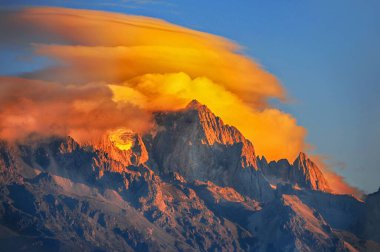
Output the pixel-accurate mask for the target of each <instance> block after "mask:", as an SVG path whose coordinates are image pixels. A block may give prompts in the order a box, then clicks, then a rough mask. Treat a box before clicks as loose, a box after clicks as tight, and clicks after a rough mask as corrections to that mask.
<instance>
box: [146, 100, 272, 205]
mask: <svg viewBox="0 0 380 252" xmlns="http://www.w3.org/2000/svg"><path fill="white" fill-rule="evenodd" d="M155 119H156V123H157V128H158V129H159V130H158V132H157V133H156V134H155V136H154V137H153V139H152V147H151V150H152V151H151V152H152V158H153V159H154V160H155V161H156V162H157V164H158V166H159V167H162V172H163V173H170V172H178V173H180V174H181V175H182V176H183V177H185V178H186V179H187V180H190V181H193V180H202V181H207V180H209V181H212V182H214V183H216V184H218V185H221V186H233V187H234V188H235V189H236V190H237V191H238V192H240V193H242V194H244V195H248V196H250V197H253V198H256V199H259V200H268V199H271V198H273V192H272V189H271V187H270V185H269V183H268V182H267V181H266V179H265V178H264V177H263V175H262V173H261V172H259V171H258V168H257V164H256V155H255V150H254V147H253V145H252V143H251V142H250V141H249V140H247V139H246V138H245V137H244V136H243V135H242V134H241V133H240V132H239V130H237V129H236V128H235V127H232V126H229V125H225V124H224V123H223V121H222V119H220V118H219V117H217V116H215V115H214V114H213V113H212V112H211V111H210V110H209V109H208V108H207V107H206V106H204V105H201V104H200V103H199V102H198V101H195V100H194V101H192V102H190V103H189V105H188V106H187V107H186V108H185V109H184V110H181V111H177V112H161V113H157V114H156V115H155Z"/></svg>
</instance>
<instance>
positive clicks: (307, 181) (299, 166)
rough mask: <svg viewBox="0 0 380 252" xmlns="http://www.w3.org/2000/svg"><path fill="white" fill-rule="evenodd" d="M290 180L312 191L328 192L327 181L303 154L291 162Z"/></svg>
mask: <svg viewBox="0 0 380 252" xmlns="http://www.w3.org/2000/svg"><path fill="white" fill-rule="evenodd" d="M290 179H291V180H293V181H294V182H295V181H297V183H298V185H299V186H301V187H304V188H309V189H312V190H320V191H329V190H330V188H329V186H328V183H327V180H326V179H325V177H324V176H323V173H322V171H321V170H320V168H319V167H318V166H317V165H316V164H315V163H314V162H313V161H312V160H311V159H310V158H309V157H308V156H307V155H306V154H305V153H303V152H300V154H299V155H298V157H297V158H296V159H295V160H294V162H293V169H292V173H291V176H290Z"/></svg>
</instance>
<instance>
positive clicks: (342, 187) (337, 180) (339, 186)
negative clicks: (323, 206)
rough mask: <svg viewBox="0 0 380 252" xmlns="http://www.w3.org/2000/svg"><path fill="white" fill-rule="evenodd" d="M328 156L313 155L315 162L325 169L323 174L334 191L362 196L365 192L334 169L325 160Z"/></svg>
mask: <svg viewBox="0 0 380 252" xmlns="http://www.w3.org/2000/svg"><path fill="white" fill-rule="evenodd" d="M327 158H328V157H326V156H321V155H313V156H312V159H313V162H315V163H316V164H317V165H318V167H319V168H320V169H321V170H322V171H323V175H324V176H325V178H326V179H327V181H328V183H329V186H330V188H331V189H332V192H333V193H336V194H348V195H353V196H355V197H357V198H359V199H360V198H362V197H363V195H364V193H363V192H362V191H361V190H359V189H358V188H356V187H353V186H351V185H349V184H348V183H347V182H346V181H345V180H344V178H343V177H342V176H340V175H339V174H337V173H336V172H335V171H333V170H332V169H331V168H330V167H329V166H328V165H327V164H326V162H325V161H326V159H327Z"/></svg>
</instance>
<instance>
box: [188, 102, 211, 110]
mask: <svg viewBox="0 0 380 252" xmlns="http://www.w3.org/2000/svg"><path fill="white" fill-rule="evenodd" d="M205 108H206V109H208V108H207V106H206V105H203V104H201V103H200V102H199V101H197V100H192V101H191V102H189V104H187V106H186V108H185V109H187V110H201V109H205Z"/></svg>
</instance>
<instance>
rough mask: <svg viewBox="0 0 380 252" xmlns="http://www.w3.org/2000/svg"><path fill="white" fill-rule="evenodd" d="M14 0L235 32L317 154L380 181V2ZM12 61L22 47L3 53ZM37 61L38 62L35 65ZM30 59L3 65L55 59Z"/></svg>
mask: <svg viewBox="0 0 380 252" xmlns="http://www.w3.org/2000/svg"><path fill="white" fill-rule="evenodd" d="M104 2H105V1H70V0H66V1H63V0H56V1H14V0H13V1H8V0H5V1H4V0H3V1H2V4H3V6H4V7H12V6H17V5H20V6H22V5H49V6H51V5H55V6H63V7H72V8H85V9H100V10H108V11H116V12H124V13H128V14H137V15H144V16H151V17H157V18H161V19H165V20H167V21H170V22H172V23H175V24H178V25H182V26H186V27H189V28H192V29H196V30H201V31H205V32H208V33H213V34H217V35H221V36H224V37H227V38H229V39H231V40H233V41H236V42H237V43H239V44H240V45H242V46H243V47H244V53H245V54H247V55H249V56H250V57H252V58H254V59H255V60H256V61H258V62H259V63H260V64H262V65H263V67H264V68H265V69H267V70H268V71H269V72H271V73H273V74H274V75H275V76H276V77H277V78H278V79H279V80H280V81H281V82H282V84H283V85H284V86H285V88H286V89H287V91H288V93H289V96H290V97H291V102H289V103H287V104H278V103H276V104H275V105H276V106H279V107H280V108H281V109H283V110H284V111H286V112H289V113H291V114H293V115H294V116H295V117H296V118H297V120H298V123H299V124H300V125H302V126H304V127H305V128H307V129H308V141H309V143H311V144H312V145H314V146H315V150H314V153H316V154H322V155H327V156H328V157H329V159H328V163H330V164H331V165H332V167H333V168H334V169H335V170H336V171H337V172H338V173H339V174H341V175H343V176H344V177H345V178H346V179H347V181H348V182H349V183H350V184H352V185H354V186H357V187H359V188H361V189H364V190H365V191H366V192H373V191H375V190H377V189H378V187H379V186H380V179H379V178H380V155H379V153H380V130H379V129H380V105H379V102H378V100H379V98H380V84H379V83H378V82H379V79H380V15H378V13H379V11H380V1H376V0H368V1H359V0H357V1H354V0H334V1H331V0H330V1H327V0H326V1H325V0H318V1H301V0H299V1H295V0H294V1H291V0H289V1H239V2H237V1H235V2H234V3H232V1H165V0H163V1H148V0H147V1H138V0H137V1H107V2H106V3H104ZM0 55H1V57H0V58H1V61H2V62H9V61H13V60H14V59H15V58H17V57H18V53H15V52H11V51H6V52H5V51H0ZM31 63H32V64H31ZM48 63H49V61H47V60H46V59H43V58H30V59H28V58H24V59H22V61H21V63H20V64H3V63H2V64H1V65H2V67H1V69H0V74H17V73H18V72H19V71H31V70H35V69H34V68H35V67H36V68H38V67H41V66H42V65H45V64H48Z"/></svg>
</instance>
